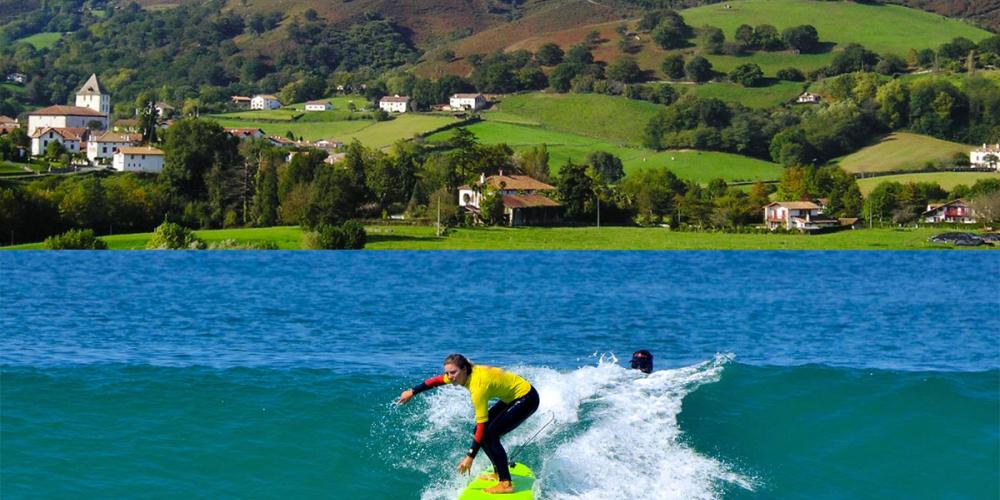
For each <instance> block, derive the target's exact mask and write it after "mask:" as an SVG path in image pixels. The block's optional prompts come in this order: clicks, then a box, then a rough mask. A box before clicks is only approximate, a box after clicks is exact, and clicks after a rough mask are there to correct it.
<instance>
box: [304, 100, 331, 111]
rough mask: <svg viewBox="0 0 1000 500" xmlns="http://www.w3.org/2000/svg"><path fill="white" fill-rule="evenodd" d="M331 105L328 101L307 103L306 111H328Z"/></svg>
mask: <svg viewBox="0 0 1000 500" xmlns="http://www.w3.org/2000/svg"><path fill="white" fill-rule="evenodd" d="M331 109H333V105H332V104H330V103H329V102H328V101H309V102H307V103H306V111H330V110H331Z"/></svg>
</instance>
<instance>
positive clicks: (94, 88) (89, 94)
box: [76, 74, 111, 127]
mask: <svg viewBox="0 0 1000 500" xmlns="http://www.w3.org/2000/svg"><path fill="white" fill-rule="evenodd" d="M76 105H77V106H79V107H81V108H90V109H92V110H94V111H97V112H98V113H100V114H102V115H104V117H105V127H107V123H106V122H107V116H108V115H109V114H111V95H110V94H105V93H104V90H102V89H101V82H99V81H98V80H97V75H96V74H91V75H90V78H88V79H87V81H86V82H84V84H83V86H82V87H80V90H77V91H76Z"/></svg>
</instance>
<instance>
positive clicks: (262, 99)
mask: <svg viewBox="0 0 1000 500" xmlns="http://www.w3.org/2000/svg"><path fill="white" fill-rule="evenodd" d="M280 107H281V101H279V100H278V98H277V97H275V96H273V95H270V94H257V95H255V96H253V99H250V109H268V110H270V109H278V108H280Z"/></svg>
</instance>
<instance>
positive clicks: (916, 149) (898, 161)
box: [837, 132, 973, 173]
mask: <svg viewBox="0 0 1000 500" xmlns="http://www.w3.org/2000/svg"><path fill="white" fill-rule="evenodd" d="M972 149H973V146H969V145H966V144H961V143H957V142H950V141H945V140H941V139H936V138H934V137H930V136H926V135H920V134H911V133H908V132H894V133H892V134H889V135H886V136H885V137H882V138H881V139H879V140H878V141H877V142H876V143H874V144H872V145H870V146H868V147H865V148H862V149H860V150H858V151H855V152H854V153H851V154H849V155H847V156H843V157H841V158H839V159H838V160H837V162H838V164H839V165H840V167H841V168H843V169H844V170H846V171H848V172H853V173H865V172H892V171H896V170H916V169H920V168H922V167H923V166H924V165H925V164H926V163H927V162H935V161H942V160H947V159H949V158H951V157H952V156H954V155H956V154H963V155H965V156H968V155H969V152H970V151H972Z"/></svg>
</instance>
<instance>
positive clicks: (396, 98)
mask: <svg viewBox="0 0 1000 500" xmlns="http://www.w3.org/2000/svg"><path fill="white" fill-rule="evenodd" d="M379 102H410V98H409V97H406V96H405V95H404V96H398V95H397V96H392V97H390V96H385V97H383V98H382V99H381V100H380V101H379Z"/></svg>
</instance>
